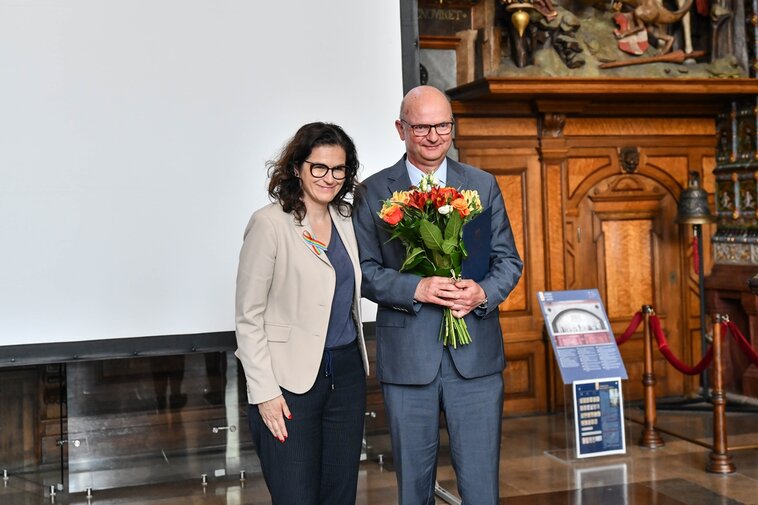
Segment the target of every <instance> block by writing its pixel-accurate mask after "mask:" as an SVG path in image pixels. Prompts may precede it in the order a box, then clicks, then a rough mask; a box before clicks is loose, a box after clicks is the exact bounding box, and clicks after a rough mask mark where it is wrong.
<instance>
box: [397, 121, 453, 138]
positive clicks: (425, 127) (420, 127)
mask: <svg viewBox="0 0 758 505" xmlns="http://www.w3.org/2000/svg"><path fill="white" fill-rule="evenodd" d="M400 121H402V122H403V123H405V124H407V125H408V127H409V128H410V129H411V131H412V132H413V134H414V135H415V136H417V137H426V136H427V135H429V132H430V131H432V128H434V131H435V132H437V135H450V133H451V132H452V131H453V122H452V121H445V122H444V123H437V124H410V123H409V122H408V121H406V120H405V119H401V120H400Z"/></svg>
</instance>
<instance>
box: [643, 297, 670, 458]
mask: <svg viewBox="0 0 758 505" xmlns="http://www.w3.org/2000/svg"><path fill="white" fill-rule="evenodd" d="M642 314H643V315H644V316H645V328H644V339H645V343H644V352H645V369H644V372H643V374H642V387H643V390H644V392H645V428H644V429H643V430H642V438H640V445H641V446H642V447H647V448H648V449H655V448H658V447H663V446H664V445H666V444H665V443H664V441H663V439H662V438H661V436H660V435H659V434H658V432H657V431H656V430H655V423H656V421H657V420H658V419H657V418H658V416H657V412H656V406H655V370H654V369H653V341H652V339H653V336H652V334H651V332H650V316H652V315H654V314H655V312H653V307H652V306H650V305H645V306H643V307H642Z"/></svg>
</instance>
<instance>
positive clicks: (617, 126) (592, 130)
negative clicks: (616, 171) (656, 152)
mask: <svg viewBox="0 0 758 505" xmlns="http://www.w3.org/2000/svg"><path fill="white" fill-rule="evenodd" d="M563 132H564V134H565V135H567V136H578V135H590V136H598V135H646V136H650V135H655V136H658V135H716V124H715V122H714V121H713V119H691V118H688V119H684V118H681V119H678V118H645V119H644V120H640V118H572V119H571V120H568V121H566V127H565V129H564V131H563Z"/></svg>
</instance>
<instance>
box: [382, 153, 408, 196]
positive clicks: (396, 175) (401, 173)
mask: <svg viewBox="0 0 758 505" xmlns="http://www.w3.org/2000/svg"><path fill="white" fill-rule="evenodd" d="M387 187H388V188H389V190H390V194H392V193H394V192H395V191H406V190H407V189H408V188H410V187H411V178H410V177H409V176H408V169H407V168H406V166H405V156H403V157H402V158H400V161H398V162H397V163H395V165H394V166H393V167H392V168H391V169H390V170H389V172H388V173H387Z"/></svg>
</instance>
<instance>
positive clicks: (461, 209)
mask: <svg viewBox="0 0 758 505" xmlns="http://www.w3.org/2000/svg"><path fill="white" fill-rule="evenodd" d="M450 205H451V206H452V207H453V208H454V209H455V210H457V211H458V214H460V215H461V217H466V216H468V215H469V214H470V213H471V211H470V210H469V208H468V203H466V199H465V198H462V197H461V198H456V199H455V200H453V201H452V202H450Z"/></svg>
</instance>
